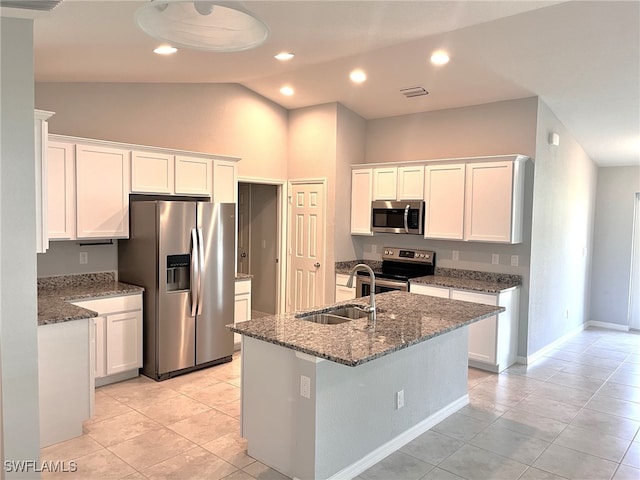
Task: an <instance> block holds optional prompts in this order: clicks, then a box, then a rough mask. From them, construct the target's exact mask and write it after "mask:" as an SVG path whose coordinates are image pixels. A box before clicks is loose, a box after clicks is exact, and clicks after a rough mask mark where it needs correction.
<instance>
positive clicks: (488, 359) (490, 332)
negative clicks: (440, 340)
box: [451, 290, 498, 365]
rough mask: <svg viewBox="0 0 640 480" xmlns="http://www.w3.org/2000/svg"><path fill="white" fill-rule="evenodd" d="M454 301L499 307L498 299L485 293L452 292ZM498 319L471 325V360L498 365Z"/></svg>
mask: <svg viewBox="0 0 640 480" xmlns="http://www.w3.org/2000/svg"><path fill="white" fill-rule="evenodd" d="M451 298H452V299H453V300H462V301H464V302H473V303H481V304H484V305H497V304H498V297H497V296H496V295H489V294H485V293H476V292H467V291H460V290H451ZM497 327H498V317H497V316H495V315H494V316H493V317H489V318H485V319H484V320H480V321H479V322H476V323H472V324H471V325H469V359H470V360H477V361H479V362H483V363H487V364H490V365H495V364H496V347H497V341H498V328H497Z"/></svg>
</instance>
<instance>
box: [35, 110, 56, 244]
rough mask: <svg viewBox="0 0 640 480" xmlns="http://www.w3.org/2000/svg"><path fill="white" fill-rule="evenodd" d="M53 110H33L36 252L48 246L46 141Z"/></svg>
mask: <svg viewBox="0 0 640 480" xmlns="http://www.w3.org/2000/svg"><path fill="white" fill-rule="evenodd" d="M52 115H53V112H46V111H44V110H36V111H35V123H34V135H35V137H34V140H35V157H34V158H35V181H36V202H35V207H36V208H35V210H36V252H37V253H44V252H46V251H47V249H48V248H49V236H48V228H47V213H48V212H47V202H48V196H47V188H48V180H47V178H48V177H47V143H48V141H49V123H48V122H47V120H48V119H49V118H51V116H52Z"/></svg>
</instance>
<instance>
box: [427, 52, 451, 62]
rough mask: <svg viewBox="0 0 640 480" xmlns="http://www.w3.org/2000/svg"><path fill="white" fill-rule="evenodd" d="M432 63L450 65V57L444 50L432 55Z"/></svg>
mask: <svg viewBox="0 0 640 480" xmlns="http://www.w3.org/2000/svg"><path fill="white" fill-rule="evenodd" d="M431 63H433V64H434V65H444V64H445V63H449V55H447V54H446V53H445V52H443V51H442V50H439V51H437V52H433V54H432V55H431Z"/></svg>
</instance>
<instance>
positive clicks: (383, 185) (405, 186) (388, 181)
mask: <svg viewBox="0 0 640 480" xmlns="http://www.w3.org/2000/svg"><path fill="white" fill-rule="evenodd" d="M423 195H424V166H423V165H405V166H399V167H395V166H390V167H379V168H374V169H373V199H374V200H421V199H422V198H423Z"/></svg>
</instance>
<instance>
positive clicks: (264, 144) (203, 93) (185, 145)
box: [36, 83, 288, 179]
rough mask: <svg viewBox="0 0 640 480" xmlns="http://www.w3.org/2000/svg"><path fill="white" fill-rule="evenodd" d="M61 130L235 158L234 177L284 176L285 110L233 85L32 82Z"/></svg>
mask: <svg viewBox="0 0 640 480" xmlns="http://www.w3.org/2000/svg"><path fill="white" fill-rule="evenodd" d="M36 106H37V108H40V109H44V110H51V111H54V112H56V115H55V116H54V117H53V118H52V121H51V122H50V129H49V130H50V131H51V132H52V133H59V134H64V135H74V136H78V137H86V138H97V139H101V140H112V141H118V142H126V143H134V144H140V145H152V146H157V147H166V148H176V149H183V150H192V151H199V152H206V153H217V154H222V155H233V156H238V157H242V161H240V162H239V163H238V175H239V176H241V177H264V178H270V179H286V178H287V118H288V114H287V111H286V110H285V109H284V108H282V107H280V106H278V105H276V104H275V103H273V102H271V101H269V100H266V99H265V98H264V97H261V96H260V95H258V94H256V93H254V92H252V91H250V90H248V89H246V88H245V87H242V86H240V85H236V84H171V85H167V84H137V83H128V84H126V83H125V84H123V83H38V84H36Z"/></svg>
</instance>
